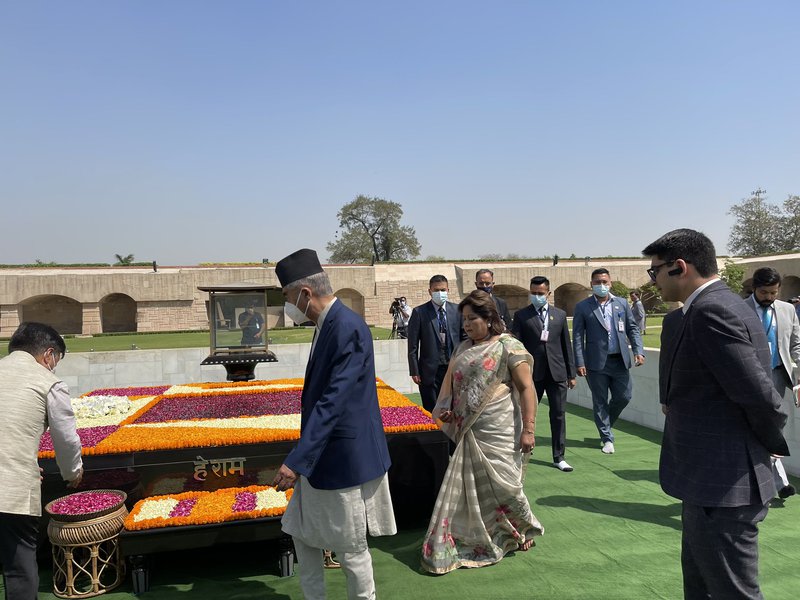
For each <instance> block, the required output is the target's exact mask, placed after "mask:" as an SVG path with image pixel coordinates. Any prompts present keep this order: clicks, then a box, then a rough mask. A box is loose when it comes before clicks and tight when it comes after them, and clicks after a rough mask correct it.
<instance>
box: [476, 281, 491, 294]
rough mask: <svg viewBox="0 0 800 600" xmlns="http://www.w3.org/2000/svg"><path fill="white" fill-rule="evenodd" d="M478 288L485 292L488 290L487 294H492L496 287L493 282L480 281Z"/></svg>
mask: <svg viewBox="0 0 800 600" xmlns="http://www.w3.org/2000/svg"><path fill="white" fill-rule="evenodd" d="M478 289H479V290H481V291H483V292H486V293H487V294H491V293H492V290H493V289H494V284H493V283H479V284H478Z"/></svg>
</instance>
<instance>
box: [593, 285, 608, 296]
mask: <svg viewBox="0 0 800 600" xmlns="http://www.w3.org/2000/svg"><path fill="white" fill-rule="evenodd" d="M610 289H611V288H610V287H609V286H607V285H605V284H602V283H601V284H598V285H593V286H592V291H593V292H594V295H595V296H597V297H598V298H605V297H606V296H608V292H609V290H610Z"/></svg>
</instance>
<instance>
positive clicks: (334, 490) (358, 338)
mask: <svg viewBox="0 0 800 600" xmlns="http://www.w3.org/2000/svg"><path fill="white" fill-rule="evenodd" d="M275 273H276V275H277V277H278V280H279V281H280V283H281V286H282V287H283V290H282V291H283V297H284V299H285V300H286V304H285V310H286V314H287V315H288V316H289V318H291V319H292V320H293V321H294V322H295V323H302V322H304V321H307V320H311V321H313V322H314V323H315V324H316V329H315V331H314V340H313V342H312V343H311V356H310V357H309V360H308V365H307V366H306V374H305V382H304V384H303V395H302V400H301V403H302V415H301V421H300V440H299V442H298V443H297V446H295V448H294V449H293V450H292V451H291V452H290V453H289V455H288V456H287V457H286V460H285V461H284V464H283V465H281V467H280V469H279V470H278V473H277V475H276V476H275V480H274V482H273V485H275V486H276V487H277V488H278V489H279V490H285V489H288V488H291V487H294V494H293V495H292V498H291V500H290V501H289V505H288V506H287V508H286V513H285V514H284V516H283V520H282V526H283V531H284V532H285V533H287V534H289V535H291V536H292V539H293V540H294V547H295V551H296V552H297V560H298V563H299V565H300V586H301V588H302V590H303V594H304V596H305V597H306V598H307V599H309V600H311V599H313V600H318V599H321V598H325V578H324V571H323V557H322V549H323V548H327V549H331V550H333V551H334V552H336V556H337V558H338V559H339V561H340V562H341V566H342V570H343V571H344V573H345V576H346V579H347V597H348V598H349V599H351V600H352V599H356V598H358V599H361V598H364V599H371V598H375V583H374V580H373V575H372V557H371V556H370V553H369V548H368V547H367V530H369V533H370V535H374V536H375V535H394V534H395V533H396V532H397V527H396V525H395V520H394V512H393V510H392V499H391V496H390V494H389V480H388V477H387V475H386V473H387V471H388V470H389V465H390V464H391V461H390V460H389V451H388V448H387V446H386V436H385V434H384V432H383V423H382V421H381V415H380V407H379V405H378V391H377V388H376V385H375V361H374V352H373V348H372V336H371V334H370V331H369V328H368V327H367V325H366V323H364V320H363V319H362V318H361V317H360V316H358V315H357V314H355V313H354V312H353V311H352V310H350V309H349V308H348V307H347V306H345V305H344V303H342V302H340V301H338V300H337V299H336V297H335V296H334V295H333V290H332V288H331V284H330V281H329V280H328V275H327V274H326V273H325V272H324V271H323V270H322V266H321V265H320V263H319V260H318V258H317V254H316V252H314V251H313V250H309V249H303V250H298V251H297V252H295V253H293V254H290V255H289V256H287V257H286V258H284V259H283V260H281V261H279V262H278V264H277V265H276V266H275Z"/></svg>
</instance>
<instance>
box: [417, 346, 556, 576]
mask: <svg viewBox="0 0 800 600" xmlns="http://www.w3.org/2000/svg"><path fill="white" fill-rule="evenodd" d="M522 362H527V363H528V364H529V365H532V363H533V359H532V357H531V356H530V354H528V352H527V351H526V350H525V347H524V346H523V345H522V343H521V342H519V341H518V340H516V339H515V338H513V337H511V336H510V335H507V334H503V335H501V336H500V337H499V339H497V340H495V341H491V340H490V341H488V342H483V343H479V344H475V345H472V342H471V340H466V341H465V342H463V343H462V344H461V345H460V346H459V347H458V349H457V350H456V353H455V354H454V356H453V358H452V360H451V361H450V366H449V369H448V373H447V376H446V377H445V380H444V382H443V384H442V391H441V393H440V394H439V399H438V401H437V404H436V408H435V409H434V412H433V415H434V418H438V416H439V415H440V414H441V413H442V411H445V410H452V411H453V418H452V419H451V420H450V422H448V423H441V422H440V426H441V428H442V430H443V431H444V432H445V433H446V434H447V435H448V436H449V437H450V438H452V439H453V440H454V441H455V442H456V443H457V446H456V449H455V452H454V453H453V456H452V457H451V458H450V464H449V466H448V468H447V472H446V473H445V476H444V481H443V482H442V487H441V488H440V489H439V496H438V497H437V499H436V505H435V507H434V509H433V515H432V516H431V521H430V524H429V525H428V532H427V534H426V535H425V541H424V542H423V546H422V567H423V569H425V570H426V571H430V572H431V573H438V574H442V573H447V572H449V571H452V570H453V569H457V568H459V567H484V566H487V565H491V564H494V563H496V562H498V561H499V560H500V559H502V558H503V556H504V555H505V554H506V553H507V552H509V551H511V550H515V549H516V548H518V547H519V545H520V544H522V543H524V542H525V541H526V540H529V539H531V538H532V537H534V536H537V535H542V534H543V533H544V528H543V527H542V525H541V524H540V523H539V521H538V520H537V519H536V517H535V516H534V515H533V513H532V512H531V508H530V505H529V504H528V499H527V498H526V497H525V493H524V492H523V490H522V480H523V469H522V459H523V457H522V452H521V450H520V448H519V438H520V434H521V432H522V418H521V413H520V406H519V399H518V393H517V390H516V388H515V387H514V384H513V381H512V379H511V371H512V370H513V369H514V368H515V367H516V366H518V365H519V364H521V363H522ZM525 461H526V462H527V455H526V456H525Z"/></svg>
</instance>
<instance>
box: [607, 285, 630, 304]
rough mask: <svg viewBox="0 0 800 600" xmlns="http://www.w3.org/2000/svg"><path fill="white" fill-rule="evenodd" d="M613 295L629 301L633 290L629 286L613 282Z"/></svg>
mask: <svg viewBox="0 0 800 600" xmlns="http://www.w3.org/2000/svg"><path fill="white" fill-rule="evenodd" d="M611 293H612V294H614V295H615V296H617V297H618V298H623V299H625V300H627V299H628V296H630V293H631V290H630V288H629V287H628V286H627V285H625V284H624V283H622V282H621V281H612V282H611Z"/></svg>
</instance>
